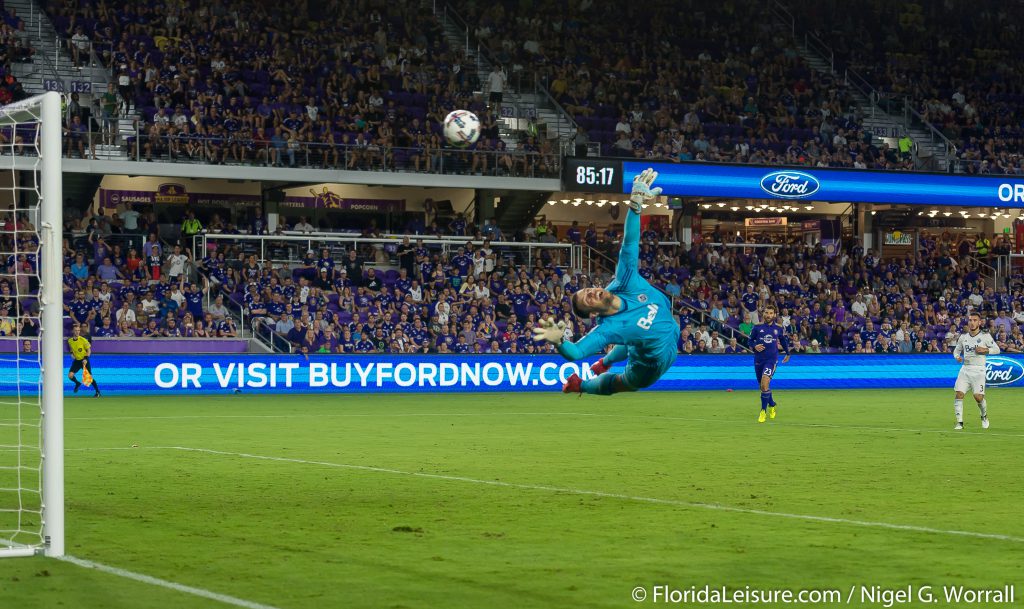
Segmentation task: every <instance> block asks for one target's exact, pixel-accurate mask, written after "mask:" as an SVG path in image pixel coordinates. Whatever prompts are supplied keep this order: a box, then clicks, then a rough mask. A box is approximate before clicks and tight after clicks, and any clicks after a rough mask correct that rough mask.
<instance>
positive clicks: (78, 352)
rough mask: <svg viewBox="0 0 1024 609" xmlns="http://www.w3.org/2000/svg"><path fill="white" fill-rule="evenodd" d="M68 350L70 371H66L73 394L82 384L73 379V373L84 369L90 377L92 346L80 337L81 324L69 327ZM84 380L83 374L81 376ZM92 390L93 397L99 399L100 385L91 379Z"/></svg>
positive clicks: (84, 338)
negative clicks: (70, 359)
mask: <svg viewBox="0 0 1024 609" xmlns="http://www.w3.org/2000/svg"><path fill="white" fill-rule="evenodd" d="M68 348H69V349H70V350H71V357H72V358H73V361H72V362H71V370H69V371H68V378H69V379H71V381H72V382H73V383H74V384H75V393H78V390H79V389H80V388H81V387H82V383H81V382H79V380H78V379H77V378H75V373H76V372H78V371H79V370H82V369H83V368H84V369H85V372H86V373H88V374H89V376H92V366H90V365H89V355H91V354H92V344H91V343H90V342H89V339H88V338H86V337H84V336H82V324H75V325H73V326H71V338H69V339H68ZM82 378H83V379H84V378H85V374H83V375H82ZM92 387H93V390H95V391H96V393H95V394H93V397H96V398H98V397H100V384H99V383H97V382H96V379H95V378H93V379H92Z"/></svg>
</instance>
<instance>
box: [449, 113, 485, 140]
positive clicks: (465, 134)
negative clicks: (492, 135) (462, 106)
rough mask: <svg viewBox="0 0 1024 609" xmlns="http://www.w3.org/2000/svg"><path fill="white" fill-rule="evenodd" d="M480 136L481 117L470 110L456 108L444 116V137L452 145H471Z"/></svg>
mask: <svg viewBox="0 0 1024 609" xmlns="http://www.w3.org/2000/svg"><path fill="white" fill-rule="evenodd" d="M479 138H480V119H479V118H477V117H476V115H475V114H473V113H472V112H470V111H469V110H455V111H454V112H451V113H449V114H448V116H446V117H444V139H446V140H448V143H449V144H451V145H452V146H458V147H460V148H462V147H464V146H470V145H472V144H473V143H475V142H476V141H477V140H478V139H479Z"/></svg>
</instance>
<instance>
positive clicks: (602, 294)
mask: <svg viewBox="0 0 1024 609" xmlns="http://www.w3.org/2000/svg"><path fill="white" fill-rule="evenodd" d="M656 177H658V174H657V173H656V172H655V171H654V170H653V169H646V170H644V171H643V172H642V173H641V174H640V175H638V176H636V178H634V179H633V191H632V194H631V195H630V197H629V201H630V203H629V211H628V212H627V213H626V226H625V231H624V233H623V235H622V248H621V249H620V250H619V261H618V263H617V264H616V266H615V278H614V279H613V280H612V282H611V283H610V284H608V287H606V288H604V289H602V288H583V289H582V290H579V291H578V292H576V293H575V294H573V295H572V308H573V311H574V312H575V313H576V315H577V316H578V317H580V318H581V319H586V318H587V317H589V316H590V315H591V314H593V313H596V314H597V317H598V322H599V325H597V326H596V327H595V328H594V329H593V330H591V331H590V332H589V333H587V335H586V336H584V337H583V338H582V339H580V340H579V342H576V343H572V342H569V341H566V340H564V337H563V333H564V330H565V324H564V322H559V323H557V324H556V323H555V322H554V321H553V320H550V319H546V320H542V321H541V322H540V327H538V328H534V334H535V337H534V338H535V339H536V340H545V341H547V342H549V343H552V344H553V345H555V346H557V347H558V352H559V353H561V354H562V357H564V358H566V359H568V360H570V361H575V360H578V359H583V358H585V357H588V356H591V355H594V354H596V353H601V352H603V351H604V350H605V349H606V348H607V347H608V346H609V345H615V347H614V348H613V349H612V350H611V351H610V352H609V353H608V354H607V355H605V356H604V358H603V359H600V360H598V361H597V363H596V364H594V365H593V366H591V367H590V369H591V370H592V371H593V372H594V373H595V374H597V375H598V376H596V377H594V378H592V379H588V380H586V381H584V380H582V379H581V378H580V377H579V375H576V374H574V375H572V376H571V377H569V380H568V381H566V383H565V385H564V386H563V387H562V391H563V392H565V393H592V394H596V395H611V394H613V393H619V392H621V391H636V390H637V389H643V388H644V387H649V386H651V385H652V384H654V382H655V381H657V380H658V379H659V378H661V375H663V374H665V372H666V371H667V370H668V369H669V368H670V367H671V366H672V364H673V363H674V362H675V359H676V350H677V343H678V342H679V324H678V323H677V322H676V320H675V318H674V317H672V303H671V301H670V300H669V298H668V296H667V295H666V294H665V293H664V292H662V291H661V290H659V289H657V288H655V287H654V286H652V285H651V284H650V283H648V282H647V280H646V279H644V278H643V277H641V276H640V274H639V273H638V270H637V267H638V261H639V257H640V211H641V209H642V208H643V205H644V204H645V203H647V202H648V201H651V200H652V199H654V198H655V197H657V196H658V195H659V194H660V193H661V189H660V188H655V189H653V190H652V189H651V184H653V183H654V179H655V178H656ZM623 360H626V370H625V371H624V372H623V373H622V374H613V373H611V372H608V368H610V367H611V365H612V364H614V363H616V362H621V361H623Z"/></svg>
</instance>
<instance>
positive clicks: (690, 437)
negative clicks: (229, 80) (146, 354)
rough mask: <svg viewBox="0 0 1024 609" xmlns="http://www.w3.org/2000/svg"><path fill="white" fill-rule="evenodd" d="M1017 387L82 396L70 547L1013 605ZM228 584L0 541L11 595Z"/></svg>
mask: <svg viewBox="0 0 1024 609" xmlns="http://www.w3.org/2000/svg"><path fill="white" fill-rule="evenodd" d="M1022 397H1024V392H1022V391H1020V390H998V389H994V390H992V391H991V392H990V395H989V402H990V406H989V410H990V416H991V419H992V423H993V424H992V428H991V429H990V430H988V431H982V430H981V429H980V425H979V422H978V413H977V409H976V408H975V406H974V404H973V402H972V401H968V402H967V403H966V404H965V413H966V420H967V430H966V432H962V433H955V432H954V431H953V430H952V426H953V425H952V424H953V420H952V390H913V391H910V390H903V391H868V390H865V391H841V392H840V391H829V392H823V391H802V392H798V391H791V392H786V391H778V392H776V399H777V400H778V401H779V403H780V407H779V417H778V418H777V419H776V420H775V421H772V422H769V423H765V424H761V425H759V424H758V423H757V422H756V415H757V408H758V403H759V398H758V394H757V393H756V392H752V391H750V392H748V391H743V392H736V393H726V392H714V393H712V392H694V393H657V392H645V393H636V394H628V395H620V396H614V397H610V398H595V397H590V396H584V397H583V398H577V397H571V396H564V395H561V394H557V393H552V394H532V393H529V394H523V393H521V394H490V395H479V394H478V395H456V394H433V395H415V396H401V395H395V396H381V395H374V396H352V395H333V396H305V395H294V396H256V395H251V394H242V395H231V396H224V397H166V398H152V397H147V398H105V399H102V400H93V399H90V398H69V399H68V400H67V401H66V416H67V429H66V437H67V441H66V442H67V448H68V452H67V487H66V488H67V518H68V538H67V547H68V553H69V554H71V555H74V556H76V557H79V558H83V559H88V560H92V561H96V562H98V563H103V564H105V565H110V566H114V567H119V568H122V569H126V570H129V571H132V572H136V573H141V574H145V575H149V576H152V577H157V578H161V579H164V580H168V581H172V582H176V583H179V584H183V585H187V586H193V587H196V588H200V589H203V590H208V591H211V592H215V593H219V594H224V595H230V596H232V597H236V598H239V599H244V600H246V601H249V602H251V603H256V604H260V605H267V606H271V607H277V608H281V609H312V608H334V607H339V608H340V607H345V608H364V607H365V608H373V609H381V608H434V607H437V608H445V609H457V608H484V607H488V608H506V607H507V608H516V609H519V608H532V607H537V608H540V607H544V608H549V607H550V608H563V607H642V606H648V605H652V604H653V603H652V602H651V600H650V599H648V600H647V601H646V602H643V603H637V602H634V601H633V600H631V598H630V594H631V591H632V590H633V589H634V587H636V586H645V587H647V588H650V587H651V586H653V585H655V584H665V585H669V586H672V587H675V588H678V589H684V588H688V587H690V586H697V587H701V586H704V585H706V584H707V585H711V586H723V585H725V586H731V587H743V586H747V585H749V586H752V587H759V588H769V589H780V588H786V589H801V588H838V589H841V590H844V591H845V590H847V589H849V588H850V586H851V585H855V584H856V585H878V586H887V587H897V586H907V585H915V586H916V585H933V586H942V585H945V584H964V585H968V586H972V587H998V586H1003V585H1005V584H1016V585H1017V586H1018V590H1017V602H1018V603H1020V602H1021V597H1024V586H1022V585H1021V584H1022V583H1024V582H1022V574H1024V400H1022V399H1021V398H1022ZM133 444H137V445H138V447H137V448H132V445H133ZM184 448H190V449H202V450H200V451H197V450H183V449H184ZM901 527H905V528H901ZM955 531H961V532H966V533H967V534H957V533H956V532H955ZM854 605H855V606H856V605H857V603H854ZM226 606H228V605H225V604H222V603H221V602H218V601H213V600H208V599H204V598H200V597H197V596H193V595H189V594H185V593H182V592H177V591H173V590H169V589H165V588H162V587H158V586H154V585H150V584H145V583H139V582H135V581H131V580H128V579H124V578H121V577H117V576H114V575H109V574H106V573H102V572H98V571H94V570H89V569H84V568H82V567H80V566H77V565H73V564H68V563H65V562H60V561H56V560H48V559H42V558H33V559H10V560H4V561H0V607H17V608H19V609H32V608H36V607H38V608H47V609H50V608H58V607H67V608H74V609H92V608H97V609H99V608H103V609H118V608H126V609H127V608H132V609H135V608H138V607H147V608H160V609H163V608H168V609H171V608H189V609H192V608H206V607H211V608H213V607H226ZM762 606H764V605H762ZM903 606H907V605H903ZM989 606H994V605H989Z"/></svg>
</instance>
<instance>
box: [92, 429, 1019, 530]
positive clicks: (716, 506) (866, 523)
mask: <svg viewBox="0 0 1024 609" xmlns="http://www.w3.org/2000/svg"><path fill="white" fill-rule="evenodd" d="M150 448H151V449H152V450H181V451H187V452H197V453H205V454H210V455H221V456H228V457H242V458H246V459H258V460H262V461H278V462H283V463H299V464H304V465H320V466H324V467H335V468H341V469H351V470H361V471H368V472H377V473H384V474H399V475H403V476H413V477H417V478H430V479H433V480H451V481H456V482H469V483H472V484H486V485H488V486H498V487H503V488H516V489H523V490H533V491H549V492H554V493H566V494H571V495H585V496H590V497H604V498H607V499H622V500H625V501H637V502H642V503H653V504H658V505H673V506H677V507H685V508H697V509H705V510H716V511H720V512H734V513H739V514H754V515H758V516H775V517H779V518H790V519H793V520H805V521H808V522H824V523H830V524H846V525H853V526H860V527H872V528H879V529H890V530H896V531H911V532H915V533H931V534H936V535H955V536H960V537H973V538H976V539H996V540H999V541H1009V542H1013V543H1024V537H1016V536H1013V535H1001V534H998V533H979V532H976V531H958V530H955V529H935V528H932V527H922V526H915V525H909V524H894V523H890V522H874V521H870V520H853V519H849V518H834V517H831V516H814V515H810V514H790V513H787V512H772V511H768V510H757V509H752V508H741V507H735V506H731V505H722V504H720V503H700V502H692V501H679V500H676V499H658V498H656V497H642V496H636V495H625V494H621V493H606V492H603V491H589V490H585V489H574V488H563V487H558V486H546V485H541V484H517V483H514V482H501V481H499V480H480V479H477V478H467V477H464V476H446V475H444V474H429V473H423V472H407V471H403V470H400V469H389V468H386V467H374V466H372V465H352V464H348V463H330V462H328V461H308V460H306V459H295V458H290V457H271V456H267V455H254V454H250V453H237V452H228V451H222V450H212V449H209V448H191V447H187V446H153V447H150ZM97 450H102V449H97Z"/></svg>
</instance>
